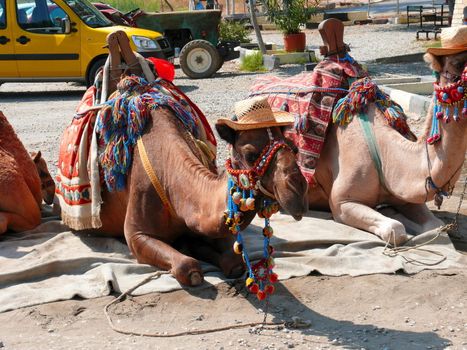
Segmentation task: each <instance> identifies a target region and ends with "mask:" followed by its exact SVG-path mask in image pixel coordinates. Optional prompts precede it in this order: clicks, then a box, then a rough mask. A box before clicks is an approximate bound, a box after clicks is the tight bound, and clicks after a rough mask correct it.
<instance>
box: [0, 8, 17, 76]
mask: <svg viewBox="0 0 467 350" xmlns="http://www.w3.org/2000/svg"><path fill="white" fill-rule="evenodd" d="M12 12H13V11H12V9H11V8H10V9H9V12H7V7H6V3H5V0H0V78H1V77H16V76H18V69H17V67H16V61H15V58H14V53H15V52H14V48H15V46H14V44H13V43H14V40H13V36H12V31H11V24H12V23H13V21H14V19H13V18H12V17H11V15H10V14H11V13H12ZM12 19H13V21H12Z"/></svg>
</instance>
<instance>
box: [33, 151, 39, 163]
mask: <svg viewBox="0 0 467 350" xmlns="http://www.w3.org/2000/svg"><path fill="white" fill-rule="evenodd" d="M31 156H32V160H33V161H34V163H39V160H40V159H41V157H42V154H41V151H38V152H37V153H36V152H31Z"/></svg>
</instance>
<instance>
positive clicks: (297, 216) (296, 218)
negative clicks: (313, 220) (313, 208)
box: [292, 215, 303, 221]
mask: <svg viewBox="0 0 467 350" xmlns="http://www.w3.org/2000/svg"><path fill="white" fill-rule="evenodd" d="M292 217H293V218H294V219H295V221H300V220H302V219H303V215H292Z"/></svg>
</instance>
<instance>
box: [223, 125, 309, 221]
mask: <svg viewBox="0 0 467 350" xmlns="http://www.w3.org/2000/svg"><path fill="white" fill-rule="evenodd" d="M216 130H217V132H218V133H219V135H220V137H221V138H222V139H223V140H225V141H227V142H228V143H229V144H230V146H231V158H230V160H228V161H227V164H231V168H233V169H235V170H240V171H244V170H247V171H248V170H252V169H257V165H258V163H259V164H261V160H260V158H261V159H263V158H264V159H268V160H269V161H270V162H269V164H268V165H267V168H266V167H265V168H264V170H263V169H261V170H260V171H259V172H258V171H253V172H254V173H255V174H258V173H260V174H259V176H257V177H258V179H257V180H258V182H257V184H258V185H257V186H256V187H257V192H259V193H261V194H262V195H263V196H266V197H269V198H272V199H275V200H277V202H278V203H279V205H280V206H281V207H282V208H283V209H284V210H285V211H286V212H287V213H289V214H290V215H292V216H293V217H294V218H295V219H296V220H300V219H301V218H302V216H303V214H304V213H305V212H306V211H307V210H308V200H307V195H306V194H307V183H306V180H305V178H304V177H303V175H302V173H301V172H300V169H299V168H298V165H297V163H296V160H295V153H294V152H293V151H292V149H291V148H290V147H289V146H287V145H286V143H285V140H284V136H283V134H282V131H281V129H280V127H270V128H261V129H251V130H235V129H233V128H232V127H230V126H229V125H226V124H222V123H219V122H217V123H216ZM265 163H267V161H266V162H265ZM248 177H250V176H248ZM241 181H242V179H241V178H240V182H241Z"/></svg>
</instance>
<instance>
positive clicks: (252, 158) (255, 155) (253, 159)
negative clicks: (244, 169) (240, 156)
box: [245, 152, 259, 163]
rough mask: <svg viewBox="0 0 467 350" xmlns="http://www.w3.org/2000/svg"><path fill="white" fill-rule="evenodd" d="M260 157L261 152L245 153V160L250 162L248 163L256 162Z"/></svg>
mask: <svg viewBox="0 0 467 350" xmlns="http://www.w3.org/2000/svg"><path fill="white" fill-rule="evenodd" d="M258 157H259V154H258V153H256V152H248V153H247V154H245V160H246V161H247V162H248V163H254V162H256V160H257V159H258Z"/></svg>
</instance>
